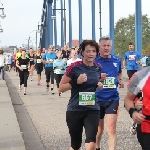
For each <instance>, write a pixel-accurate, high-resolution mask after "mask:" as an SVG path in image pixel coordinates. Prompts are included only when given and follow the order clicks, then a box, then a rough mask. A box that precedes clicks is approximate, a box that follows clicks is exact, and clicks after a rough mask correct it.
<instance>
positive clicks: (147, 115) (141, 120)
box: [124, 67, 150, 150]
mask: <svg viewBox="0 0 150 150" xmlns="http://www.w3.org/2000/svg"><path fill="white" fill-rule="evenodd" d="M149 87H150V67H145V68H143V69H142V70H141V71H139V72H137V73H136V74H134V76H133V77H132V78H131V80H130V82H129V84H128V91H127V94H126V96H125V99H124V101H125V107H126V109H127V111H128V112H129V114H130V117H131V118H132V119H133V121H134V122H135V123H137V124H141V131H140V132H141V135H140V136H141V139H142V149H143V150H150V144H149V142H150V128H149V127H150V101H149V99H150V92H149ZM139 92H142V93H143V100H142V105H141V106H142V112H138V111H137V110H136V109H135V106H134V104H133V99H134V98H135V96H136V95H137V94H138V93H139Z"/></svg>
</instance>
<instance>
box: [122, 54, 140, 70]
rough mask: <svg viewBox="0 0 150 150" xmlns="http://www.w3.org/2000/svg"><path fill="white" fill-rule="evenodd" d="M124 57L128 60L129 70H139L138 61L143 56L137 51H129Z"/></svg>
mask: <svg viewBox="0 0 150 150" xmlns="http://www.w3.org/2000/svg"><path fill="white" fill-rule="evenodd" d="M124 59H125V60H126V68H127V70H139V68H140V67H139V64H137V63H136V62H137V61H139V60H140V59H141V56H140V54H139V53H138V52H137V51H133V52H130V51H127V52H126V53H125V54H124Z"/></svg>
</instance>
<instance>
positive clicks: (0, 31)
mask: <svg viewBox="0 0 150 150" xmlns="http://www.w3.org/2000/svg"><path fill="white" fill-rule="evenodd" d="M0 10H2V14H1V15H0V17H1V18H2V19H4V18H5V17H6V15H5V14H4V8H0ZM2 32H3V29H2V28H1V25H0V33H2Z"/></svg>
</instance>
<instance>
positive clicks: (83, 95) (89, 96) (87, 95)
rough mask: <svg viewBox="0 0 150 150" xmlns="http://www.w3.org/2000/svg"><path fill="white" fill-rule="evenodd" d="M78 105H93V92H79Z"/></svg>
mask: <svg viewBox="0 0 150 150" xmlns="http://www.w3.org/2000/svg"><path fill="white" fill-rule="evenodd" d="M79 105H95V92H79Z"/></svg>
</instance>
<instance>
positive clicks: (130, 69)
mask: <svg viewBox="0 0 150 150" xmlns="http://www.w3.org/2000/svg"><path fill="white" fill-rule="evenodd" d="M140 59H141V56H140V54H139V53H138V51H135V50H134V45H133V44H132V43H129V51H127V52H126V53H125V54H124V61H123V67H124V69H127V75H128V77H129V79H130V78H131V77H132V75H133V74H134V73H135V72H137V71H138V70H139V68H140V65H139V64H141V61H140Z"/></svg>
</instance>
